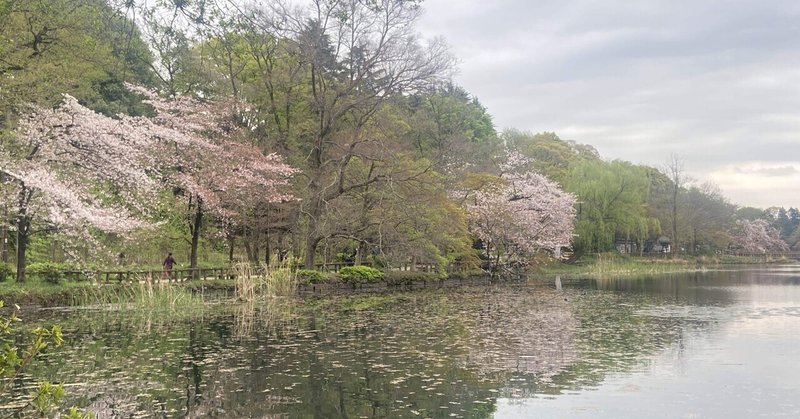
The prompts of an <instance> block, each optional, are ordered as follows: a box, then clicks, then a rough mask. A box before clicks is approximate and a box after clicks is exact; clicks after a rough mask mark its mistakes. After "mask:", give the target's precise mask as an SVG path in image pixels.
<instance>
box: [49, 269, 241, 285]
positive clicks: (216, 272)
mask: <svg viewBox="0 0 800 419" xmlns="http://www.w3.org/2000/svg"><path fill="white" fill-rule="evenodd" d="M64 277H65V279H67V280H74V281H80V280H89V281H94V282H105V283H112V282H138V281H153V282H162V281H164V282H182V281H186V280H189V279H201V280H209V279H222V278H234V277H235V270H234V269H233V268H231V267H226V268H195V269H173V270H172V271H171V272H165V271H156V270H129V271H123V270H113V271H77V270H76V271H66V272H64Z"/></svg>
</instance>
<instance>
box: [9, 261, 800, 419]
mask: <svg viewBox="0 0 800 419" xmlns="http://www.w3.org/2000/svg"><path fill="white" fill-rule="evenodd" d="M787 272H789V273H790V272H792V271H791V270H786V271H778V275H775V274H773V273H770V271H751V272H749V273H747V272H745V273H742V272H705V273H693V274H688V275H662V276H657V277H656V276H652V277H643V278H639V279H634V280H631V279H590V280H586V281H582V282H581V283H578V284H575V283H573V282H569V283H564V284H561V286H560V287H558V286H553V285H552V284H550V285H541V284H534V283H531V284H496V285H492V286H470V287H463V288H459V289H448V290H421V291H413V292H405V293H396V294H391V295H385V296H362V297H347V296H338V297H337V296H333V297H326V298H321V299H314V300H270V301H257V302H254V303H250V304H246V305H233V306H220V307H215V308H210V309H209V310H206V311H203V312H202V313H198V314H194V315H191V316H185V317H181V318H170V317H159V316H152V315H142V316H136V315H130V314H122V313H114V312H109V311H100V310H94V311H92V310H73V311H59V312H53V313H50V315H52V316H54V317H57V320H58V322H59V323H61V324H62V325H63V326H64V328H65V331H66V332H67V336H68V337H67V342H66V344H65V345H64V346H63V347H62V348H59V349H58V350H57V351H53V352H51V353H50V354H48V356H47V357H46V359H45V360H44V361H43V362H39V363H37V364H35V365H34V366H33V368H32V369H31V371H30V373H31V374H32V375H34V376H37V377H45V378H50V379H55V380H57V381H63V382H65V383H66V384H67V390H68V394H69V397H70V400H69V403H71V404H77V405H79V406H82V407H86V408H88V409H89V410H90V411H93V412H95V413H96V414H97V416H98V417H99V418H105V417H277V416H280V417H284V416H285V417H318V418H334V417H414V416H421V417H491V416H492V415H493V414H494V412H495V410H496V406H497V401H498V399H500V398H502V399H515V398H519V399H522V398H531V397H545V398H558V397H563V396H562V395H564V394H574V393H576V392H584V391H590V390H591V389H593V388H596V387H598V386H600V385H602V383H603V382H604V380H606V378H607V377H608V376H609V374H620V373H627V372H631V371H640V370H643V369H646V368H647V367H648V365H650V363H651V362H652V360H653V359H654V357H656V356H658V354H661V353H663V352H665V351H676V350H677V351H678V352H680V351H681V350H682V349H681V348H682V346H683V345H684V343H683V342H684V341H685V339H686V336H687V334H694V333H697V332H698V331H699V332H701V333H702V334H703V335H704V336H710V337H713V336H714V334H715V333H716V331H717V330H720V328H723V327H724V326H725V325H726V324H728V323H730V321H731V319H729V318H726V317H725V316H724V315H719V314H718V311H715V310H717V309H718V308H720V307H723V308H724V307H729V306H733V305H736V304H737V302H739V301H743V300H747V299H748V298H751V297H752V296H753V295H756V294H753V293H752V292H750V291H748V289H750V288H752V287H754V286H757V287H762V288H763V287H768V286H775V287H781V286H782V287H785V286H793V285H797V283H798V276H796V275H795V276H792V275H784V274H785V273H787ZM759 289H761V288H759ZM759 295H760V294H759ZM42 315H43V316H45V317H46V316H47V315H48V314H47V313H44V314H42ZM26 380H27V381H26ZM32 382H33V381H32V379H31V378H30V377H27V378H26V379H25V380H22V382H21V383H20V385H19V386H18V388H17V390H18V392H23V390H24V388H25V386H26V385H30V384H31V383H32Z"/></svg>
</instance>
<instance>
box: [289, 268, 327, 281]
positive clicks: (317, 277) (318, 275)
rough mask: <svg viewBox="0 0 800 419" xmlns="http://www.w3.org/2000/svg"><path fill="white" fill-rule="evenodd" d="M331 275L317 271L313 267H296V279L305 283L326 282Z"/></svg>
mask: <svg viewBox="0 0 800 419" xmlns="http://www.w3.org/2000/svg"><path fill="white" fill-rule="evenodd" d="M330 278H331V276H330V275H329V274H328V273H327V272H322V271H317V270H314V269H298V270H297V279H298V280H299V281H300V282H301V283H306V284H320V283H323V282H328V281H329V280H330Z"/></svg>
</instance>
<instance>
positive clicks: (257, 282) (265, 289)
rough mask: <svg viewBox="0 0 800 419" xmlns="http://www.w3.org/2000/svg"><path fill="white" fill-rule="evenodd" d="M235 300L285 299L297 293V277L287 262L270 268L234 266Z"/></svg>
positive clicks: (244, 264) (246, 265)
mask: <svg viewBox="0 0 800 419" xmlns="http://www.w3.org/2000/svg"><path fill="white" fill-rule="evenodd" d="M234 272H235V275H236V298H237V299H238V300H241V301H253V300H254V299H255V298H256V296H258V295H263V296H271V297H285V296H290V295H294V294H295V293H296V292H297V283H298V275H297V272H293V271H292V269H291V268H290V266H289V264H288V262H284V263H280V264H277V265H275V264H273V265H270V266H264V267H262V266H253V265H251V264H247V263H239V264H237V265H235V266H234Z"/></svg>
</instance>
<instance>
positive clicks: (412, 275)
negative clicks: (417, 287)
mask: <svg viewBox="0 0 800 419" xmlns="http://www.w3.org/2000/svg"><path fill="white" fill-rule="evenodd" d="M440 279H441V278H440V277H439V275H438V274H436V273H433V272H419V271H390V272H388V273H386V278H385V281H386V284H388V285H404V284H411V283H412V282H415V281H426V282H432V281H438V280H440Z"/></svg>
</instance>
